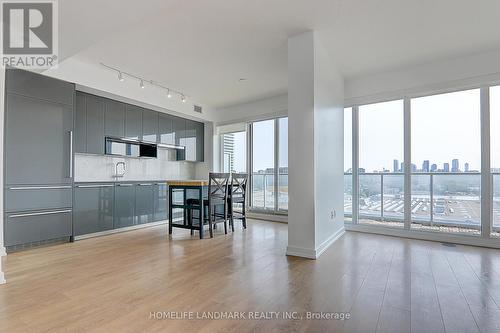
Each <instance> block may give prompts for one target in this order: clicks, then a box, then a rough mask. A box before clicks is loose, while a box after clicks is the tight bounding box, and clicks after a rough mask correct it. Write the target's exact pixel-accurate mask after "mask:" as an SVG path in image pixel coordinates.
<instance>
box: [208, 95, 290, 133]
mask: <svg viewBox="0 0 500 333" xmlns="http://www.w3.org/2000/svg"><path fill="white" fill-rule="evenodd" d="M287 110H288V96H287V94H286V93H285V94H281V95H276V96H272V97H268V98H264V99H259V100H256V101H253V102H247V103H242V104H238V105H233V106H228V107H224V108H219V109H216V110H213V112H212V116H213V120H214V122H215V123H216V125H223V124H230V123H236V122H248V121H253V120H261V119H268V118H276V117H280V116H286V114H287Z"/></svg>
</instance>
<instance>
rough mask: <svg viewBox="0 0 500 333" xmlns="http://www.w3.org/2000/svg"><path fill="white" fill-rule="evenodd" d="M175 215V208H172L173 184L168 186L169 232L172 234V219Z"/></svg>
mask: <svg viewBox="0 0 500 333" xmlns="http://www.w3.org/2000/svg"><path fill="white" fill-rule="evenodd" d="M173 220H174V217H173V209H172V186H169V187H168V234H169V235H171V234H172V221H173Z"/></svg>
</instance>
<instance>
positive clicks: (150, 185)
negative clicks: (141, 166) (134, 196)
mask: <svg viewBox="0 0 500 333" xmlns="http://www.w3.org/2000/svg"><path fill="white" fill-rule="evenodd" d="M151 185H153V184H139V186H151Z"/></svg>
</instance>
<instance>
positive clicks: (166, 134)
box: [158, 113, 175, 145]
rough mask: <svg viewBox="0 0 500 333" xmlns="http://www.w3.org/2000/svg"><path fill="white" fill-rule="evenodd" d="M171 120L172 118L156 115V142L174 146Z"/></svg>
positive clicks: (165, 115)
mask: <svg viewBox="0 0 500 333" xmlns="http://www.w3.org/2000/svg"><path fill="white" fill-rule="evenodd" d="M172 119H173V117H172V116H170V115H168V114H164V113H160V114H159V115H158V142H159V143H163V144H167V145H174V144H175V135H174V131H173V127H172Z"/></svg>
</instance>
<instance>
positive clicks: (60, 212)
mask: <svg viewBox="0 0 500 333" xmlns="http://www.w3.org/2000/svg"><path fill="white" fill-rule="evenodd" d="M63 213H71V209H65V210H53V211H50V212H40V213H26V214H16V215H11V216H9V217H10V218H16V217H28V216H39V215H52V214H63Z"/></svg>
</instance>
